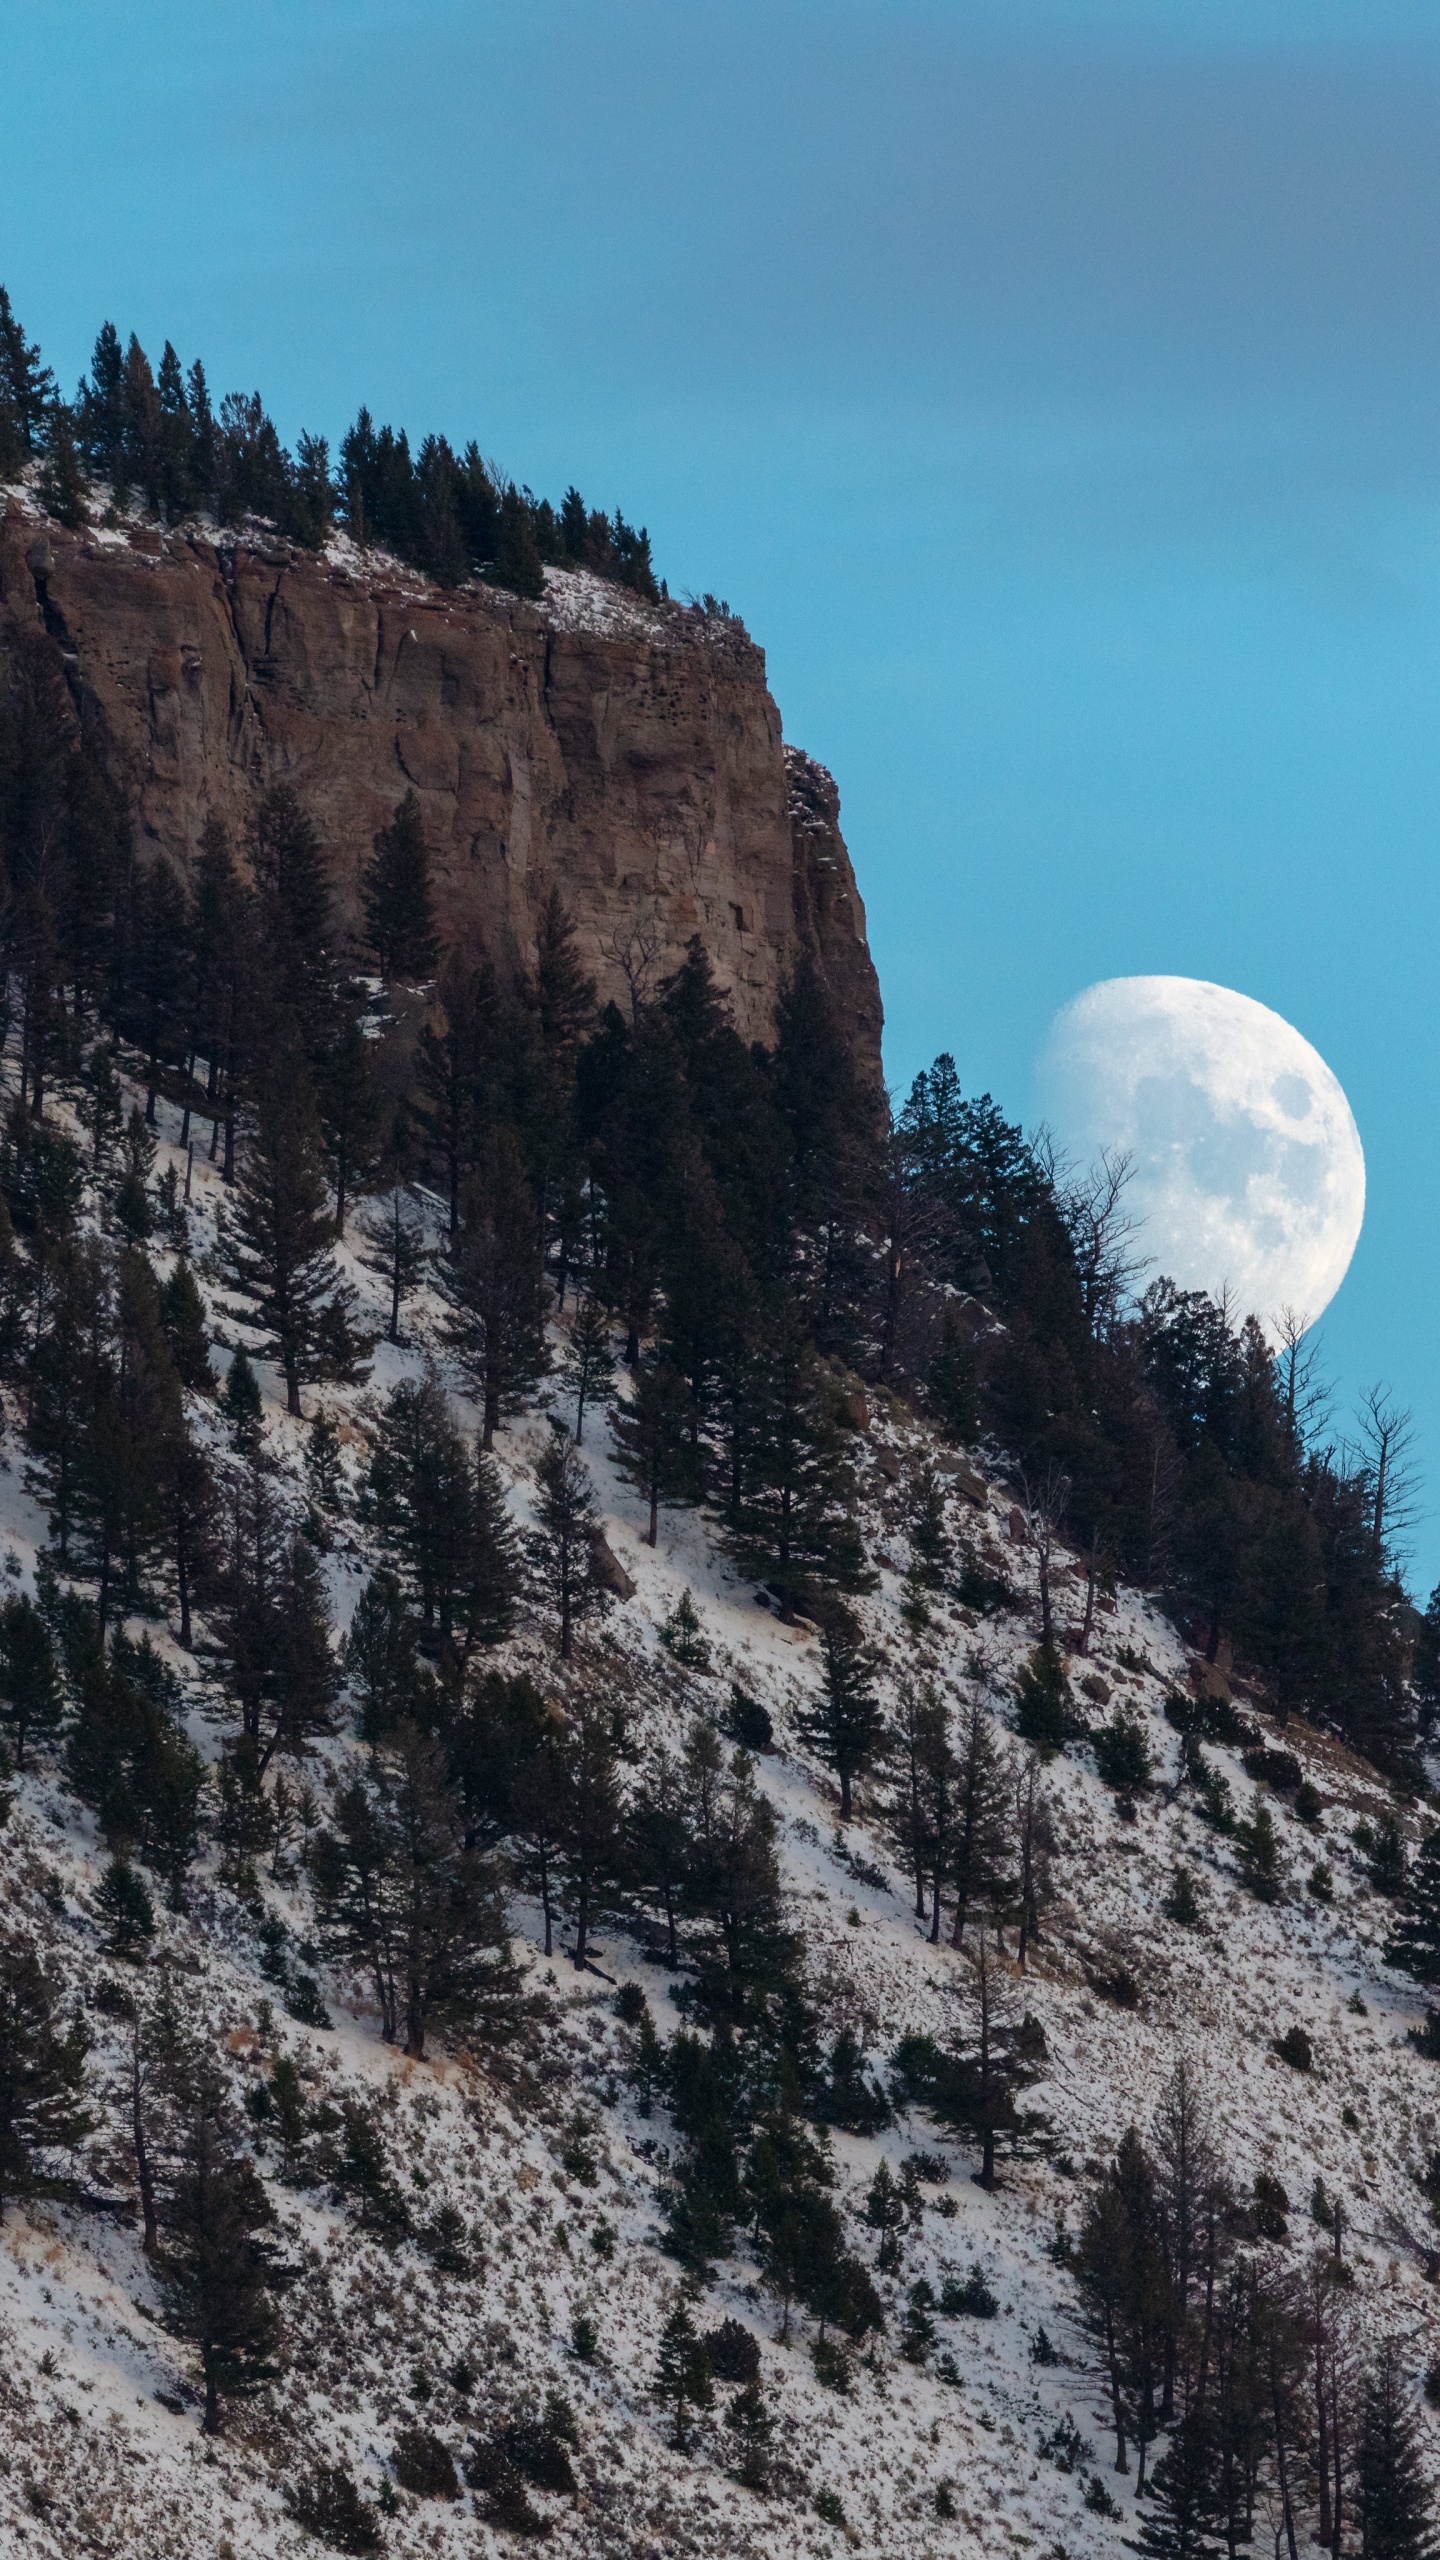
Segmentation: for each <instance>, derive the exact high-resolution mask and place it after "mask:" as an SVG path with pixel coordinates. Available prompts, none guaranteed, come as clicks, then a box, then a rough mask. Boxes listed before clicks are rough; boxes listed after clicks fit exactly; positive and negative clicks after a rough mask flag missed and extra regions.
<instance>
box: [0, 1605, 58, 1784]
mask: <svg viewBox="0 0 1440 2560" xmlns="http://www.w3.org/2000/svg"><path fill="white" fill-rule="evenodd" d="M63 1712H64V1696H63V1693H62V1691H61V1687H60V1675H59V1672H58V1670H57V1668H56V1664H55V1652H54V1647H53V1646H52V1644H51V1642H50V1631H49V1629H48V1627H47V1626H46V1624H45V1621H44V1619H43V1618H42V1617H41V1615H40V1612H39V1610H38V1609H37V1608H36V1606H35V1603H34V1601H33V1600H31V1599H30V1597H29V1595H28V1594H27V1593H25V1592H20V1593H17V1594H16V1596H15V1597H14V1598H13V1599H10V1600H7V1601H6V1602H5V1604H4V1607H3V1608H0V1713H3V1715H4V1718H5V1727H6V1731H7V1733H8V1735H9V1738H10V1740H11V1742H12V1743H13V1744H14V1748H15V1766H16V1768H17V1769H23V1768H24V1766H25V1747H26V1745H27V1743H30V1742H36V1741H39V1742H45V1741H48V1740H49V1739H50V1738H51V1737H52V1736H53V1735H54V1734H55V1733H57V1732H58V1731H59V1728H60V1719H61V1716H62V1714H63Z"/></svg>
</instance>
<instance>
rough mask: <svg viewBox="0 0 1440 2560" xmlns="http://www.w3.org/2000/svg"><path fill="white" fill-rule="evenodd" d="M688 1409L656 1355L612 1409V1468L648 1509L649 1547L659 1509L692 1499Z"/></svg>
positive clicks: (677, 1378) (673, 1373)
mask: <svg viewBox="0 0 1440 2560" xmlns="http://www.w3.org/2000/svg"><path fill="white" fill-rule="evenodd" d="M592 1303H593V1301H592ZM689 1406H690V1399H689V1396H688V1393H687V1391H686V1386H685V1381H684V1379H683V1378H682V1377H681V1375H680V1372H679V1370H678V1369H676V1368H674V1367H672V1365H671V1364H670V1362H669V1361H667V1360H665V1359H664V1358H663V1357H662V1356H661V1355H660V1354H659V1353H658V1352H652V1351H646V1352H643V1353H642V1354H641V1358H640V1364H639V1368H638V1370H637V1371H636V1374H635V1383H634V1388H633V1390H632V1393H631V1395H630V1399H629V1402H628V1403H626V1404H612V1406H611V1407H610V1436H611V1443H612V1446H613V1449H614V1456H615V1464H616V1465H617V1467H618V1468H619V1470H620V1472H621V1474H622V1475H623V1476H626V1477H628V1479H629V1481H630V1483H631V1484H633V1485H634V1487H635V1489H636V1491H637V1492H638V1493H639V1494H640V1496H641V1497H642V1499H643V1500H644V1501H645V1502H646V1503H648V1505H649V1512H650V1517H649V1521H648V1524H647V1526H646V1530H645V1539H646V1544H647V1545H648V1546H651V1547H653V1546H655V1545H656V1544H657V1543H658V1541H659V1535H660V1505H661V1503H662V1502H667V1501H668V1502H683V1501H685V1500H686V1499H687V1498H689V1499H692V1500H693V1498H694V1491H695V1484H694V1469H693V1467H692V1466H691V1465H690V1464H689V1462H688V1458H687V1453H686V1447H685V1424H686V1419H687V1416H688V1413H689Z"/></svg>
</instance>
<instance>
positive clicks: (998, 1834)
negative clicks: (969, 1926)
mask: <svg viewBox="0 0 1440 2560" xmlns="http://www.w3.org/2000/svg"><path fill="white" fill-rule="evenodd" d="M1011 1833H1012V1826H1011V1818H1010V1788H1009V1773H1008V1771H1007V1769H1006V1767H1005V1764H1004V1761H1003V1760H1002V1758H1001V1755H1000V1749H999V1745H998V1743H997V1741H996V1736H995V1727H994V1725H993V1723H992V1722H991V1719H990V1717H989V1716H988V1715H987V1713H986V1711H985V1709H984V1708H983V1707H982V1706H981V1705H980V1704H979V1702H978V1700H975V1699H972V1700H971V1703H970V1705H969V1707H968V1708H967V1710H966V1713H965V1716H964V1719H963V1722H962V1725H961V1732H960V1747H959V1750H958V1752H957V1754H956V1760H955V1821H954V1830H953V1835H952V1845H951V1852H950V1873H951V1878H952V1881H953V1883H954V1886H955V1921H954V1926H953V1928H952V1930H951V1937H950V1943H951V1945H952V1946H955V1947H959V1946H963V1945H964V1942H965V1923H966V1921H967V1920H968V1919H969V1917H970V1914H971V1912H972V1911H973V1909H974V1907H975V1905H976V1903H977V1902H980V1901H982V1900H984V1901H988V1902H989V1903H991V1904H992V1906H993V1905H997V1904H1003V1900H1004V1888H1005V1883H1006V1880H1007V1869H1008V1864H1009V1856H1010V1849H1011Z"/></svg>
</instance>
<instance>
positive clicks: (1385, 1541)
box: [1359, 1381, 1419, 1566]
mask: <svg viewBox="0 0 1440 2560" xmlns="http://www.w3.org/2000/svg"><path fill="white" fill-rule="evenodd" d="M1359 1421H1360V1457H1361V1464H1362V1467H1363V1469H1364V1474H1365V1480H1366V1485H1367V1488H1368V1491H1369V1496H1370V1537H1371V1543H1372V1546H1373V1548H1374V1553H1375V1561H1376V1564H1377V1565H1381V1566H1383V1564H1384V1563H1385V1560H1386V1558H1387V1556H1389V1555H1391V1554H1393V1553H1394V1550H1395V1547H1396V1545H1397V1542H1398V1541H1400V1540H1402V1539H1403V1538H1404V1535H1405V1532H1406V1530H1407V1529H1410V1528H1413V1526H1414V1523H1415V1511H1416V1501H1417V1497H1418V1493H1419V1479H1418V1477H1417V1475H1416V1471H1415V1462H1414V1448H1415V1428H1414V1421H1413V1417H1412V1416H1411V1414H1410V1412H1409V1410H1408V1408H1407V1407H1406V1406H1404V1405H1398V1404H1396V1403H1395V1401H1394V1399H1393V1397H1392V1395H1391V1393H1390V1390H1389V1388H1388V1386H1386V1385H1385V1384H1384V1383H1383V1381H1382V1382H1378V1383H1377V1384H1376V1385H1375V1386H1373V1387H1370V1388H1368V1389H1367V1390H1366V1392H1365V1394H1364V1395H1363V1396H1362V1397H1361V1399H1360V1415H1359Z"/></svg>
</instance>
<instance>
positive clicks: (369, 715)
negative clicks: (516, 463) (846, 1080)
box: [0, 500, 881, 1074]
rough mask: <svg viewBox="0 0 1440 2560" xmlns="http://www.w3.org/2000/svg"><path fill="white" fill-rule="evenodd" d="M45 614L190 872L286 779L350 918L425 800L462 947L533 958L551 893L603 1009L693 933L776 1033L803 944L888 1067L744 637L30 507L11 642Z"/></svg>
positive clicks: (15, 538)
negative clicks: (216, 826)
mask: <svg viewBox="0 0 1440 2560" xmlns="http://www.w3.org/2000/svg"><path fill="white" fill-rule="evenodd" d="M37 620H38V621H43V623H44V626H45V627H46V629H48V631H49V633H50V635H51V637H52V639H53V640H54V642H55V644H56V646H57V647H58V648H59V649H60V650H61V651H62V653H63V655H64V658H65V663H66V669H67V673H68V676H69V679H70V684H71V690H72V693H73V694H74V696H75V699H76V701H77V703H78V704H79V705H80V706H81V708H82V710H83V712H84V714H85V716H86V718H87V720H88V721H89V722H90V723H91V725H92V728H93V730H94V732H95V734H97V735H98V736H99V737H100V738H101V739H102V740H103V741H104V744H105V749H106V753H107V756H108V757H109V759H110V760H111V763H112V768H113V769H114V770H115V772H116V773H117V775H118V776H119V777H120V778H121V779H122V780H123V782H124V784H125V785H126V787H127V789H128V791H129V793H130V795H131V797H132V799H133V803H134V806H135V809H136V813H137V817H138V821H139V827H140V830H141V835H142V840H143V841H144V842H145V843H147V844H148V845H149V846H151V847H152V848H154V849H155V850H156V851H159V852H163V853H165V854H168V855H169V856H170V857H171V858H172V859H173V860H175V861H176V862H178V863H180V864H182V865H183V864H184V863H186V862H187V861H188V860H189V858H190V857H191V855H192V853H193V851H194V847H195V844H196V842H197V839H198V837H199V833H200V829H201V827H202V825H203V823H204V821H205V818H206V816H207V815H208V813H209V812H210V811H212V810H218V811H219V812H220V814H221V815H222V816H223V817H224V818H225V819H226V820H227V822H228V823H229V824H230V826H231V828H232V830H233V831H234V833H235V835H236V836H237V838H238V839H241V840H243V837H244V832H245V826H246V820H247V816H248V812H249V810H250V808H251V806H252V804H253V801H254V798H255V796H256V794H257V793H258V792H260V791H262V790H263V789H264V788H265V787H266V786H267V785H268V784H270V783H272V782H276V781H280V780H285V781H288V782H291V783H293V784H294V785H295V787H296V789H297V790H298V791H299V792H300V794H301V795H302V797H303V798H304V800H305V802H306V804H307V806H308V807H309V809H310V810H311V812H312V814H313V816H314V817H315V819H316V821H317V823H318V825H319V826H320V828H321V830H322V833H323V835H324V838H325V841H326V844H327V847H328V849H329V852H330V855H331V859H332V862H333V865H334V870H335V876H336V880H337V883H338V886H339V892H340V896H341V899H342V902H343V904H344V905H345V907H346V908H347V910H348V913H349V915H350V917H351V918H352V920H353V918H354V915H355V913H356V908H357V889H356V884H357V879H358V875H359V872H360V869H361V866H362V865H363V863H364V862H365V861H366V859H367V858H368V856H369V853H370V848H371V842H372V839H373V837H374V834H375V831H376V829H377V828H378V827H380V826H381V825H383V824H384V823H385V822H386V821H387V820H388V819H389V817H390V816H391V814H392V813H393V811H394V808H395V806H396V804H397V802H398V801H399V800H400V799H401V797H402V796H403V794H404V793H405V792H406V791H407V790H409V789H411V788H413V789H414V790H415V791H416V792H418V794H419V796H420V800H421V804H422V806H423V809H424V813H425V822H426V827H427V831H428V834H429V838H430V842H431V844H432V846H433V848H434V852H435V866H436V886H437V899H438V905H439V910H440V917H441V923H442V926H443V930H444V934H445V937H446V940H447V942H448V943H449V944H451V945H454V946H457V947H460V948H464V949H469V950H476V951H478V950H480V949H485V950H487V951H488V952H489V953H490V954H491V955H492V956H493V957H494V958H495V960H496V961H497V962H498V963H499V964H500V965H501V966H502V967H508V968H511V969H513V968H516V967H518V966H521V965H523V964H524V962H525V961H526V959H527V957H528V956H529V954H530V953H531V952H532V950H533V944H534V921H535V918H536V915H537V913H538V910H539V907H540V905H541V902H542V901H543V899H544V898H545V896H546V895H547V893H548V891H549V889H550V887H551V885H552V884H555V885H558V887H559V889H560V891H561V894H562V896H563V897H564V900H565V903H566V905H567V907H568V908H569V910H570V912H571V914H572V916H573V918H574V920H575V923H576V926H577V929H578V932H579V935H580V938H581V942H582V945H583V949H584V954H585V959H586V964H587V966H588V967H589V968H590V969H591V970H592V971H593V973H594V976H595V978H596V981H597V983H598V985H599V988H600V991H601V993H602V995H603V996H616V997H623V996H624V994H625V992H626V985H627V978H633V977H634V976H635V975H636V974H637V973H638V974H639V975H640V976H641V977H642V978H647V979H649V980H652V981H653V980H654V979H655V978H658V977H659V976H661V975H662V974H663V973H664V972H665V971H666V970H667V969H669V968H672V967H674V966H675V964H676V962H677V961H678V959H679V957H680V955H681V954H682V952H683V950H684V948H685V945H686V943H687V942H688V941H689V939H690V937H691V936H692V935H693V934H695V933H699V934H701V935H702V936H703V938H704V941H705V943H706V946H707V948H708V949H709V951H710V954H711V957H712V960H713V963H714V966H715V969H716V974H717V976H718V977H719V979H720V981H721V983H722V984H724V985H727V986H728V987H729V988H730V989H731V992H732V996H733V1001H734V1010H735V1018H736V1022H737V1025H738V1027H739V1028H740V1030H741V1031H742V1032H743V1033H744V1034H745V1035H746V1037H747V1038H755V1039H762V1038H766V1037H768V1036H769V1034H770V1031H771V1028H772V1024H773V1020H774V1010H775V1001H776V996H777V994H778V991H779V988H780V985H781V982H782V980H783V977H784V975H785V972H786V970H787V969H788V968H789V967H790V966H791V965H792V963H793V961H794V960H795V958H796V956H797V954H798V952H799V951H800V950H802V949H805V948H808V949H810V950H811V951H813V952H814V954H815V956H816V958H817V960H818V961H819V964H820V966H821V968H822V970H823V972H824V975H825V977H826V979H827V981H828V983H829V984H830V986H831V988H832V989H833V992H834V994H835V997H836V1000H837V1003H838V1004H839V1006H840V1008H841V1011H842V1014H843V1018H844V1020H845V1023H846V1025H847V1028H848V1029H849V1032H850V1034H851V1036H852V1038H853V1040H854V1043H855V1046H856V1050H857V1053H858V1054H859V1055H860V1057H861V1058H862V1059H863V1060H864V1062H865V1063H866V1065H867V1067H868V1068H870V1069H871V1070H872V1071H873V1072H874V1073H876V1074H878V1072H879V1056H880V1026H881V1008H880V993H879V987H878V984H877V981H876V976H875V971H874V967H873V964H872V962H871V959H870V954H869V951H868V949H867V947H866V942H865V916H864V909H863V907H862V905H861V902H860V897H859V893H858V891H857V889H856V886H855V879H854V874H853V872H852V870H851V867H850V861H849V856H848V855H847V853H846V850H845V845H844V842H843V839H842V837H841V835H840V830H839V802H838V797H837V794H836V791H835V787H834V784H833V783H832V782H831V780H830V777H829V776H828V774H826V773H824V772H823V770H822V769H821V768H820V767H819V766H817V765H815V764H812V763H811V762H810V760H809V759H808V758H807V757H804V756H799V755H797V754H795V753H794V751H793V750H790V749H787V748H786V747H784V746H783V744H782V740H781V728H780V715H779V712H778V710H777V709H776V706H775V703H774V702H773V700H772V699H771V696H770V694H769V692H768V690H767V688H766V683H765V662H764V656H763V653H762V652H761V651H760V650H759V649H758V648H756V647H755V645H754V643H753V642H752V641H751V640H750V639H749V638H748V637H747V635H746V634H745V632H744V631H743V630H742V628H741V626H740V625H739V624H738V623H736V622H733V621H730V620H727V619H725V618H723V617H721V616H719V615H716V614H707V613H704V612H702V611H700V610H698V609H696V608H687V607H683V606H679V605H674V604H661V605H658V606H649V605H646V604H643V603H641V602H640V601H639V600H638V599H636V598H635V597H633V596H631V595H629V594H627V593H626V592H625V591H623V590H621V589H618V588H615V587H611V586H607V585H604V584H602V583H601V582H600V581H598V580H596V579H593V578H590V577H587V576H583V575H569V574H566V573H563V572H559V571H553V570H552V571H551V572H550V573H549V578H548V584H547V591H546V594H545V597H544V598H543V600H542V601H541V602H539V603H538V604H529V603H525V602H523V601H521V600H520V599H518V598H516V597H512V596H507V595H505V594H502V593H500V592H498V591H497V590H495V589H493V588H488V587H482V586H473V587H468V588H466V589H464V590H463V591H461V592H459V593H457V594H446V593H442V592H441V591H440V590H438V589H436V588H433V587H431V586H428V585H427V584H426V582H425V581H424V580H423V579H421V578H419V577H418V576H417V575H415V573H413V572H411V571H409V570H406V569H403V568H402V567H401V566H400V565H399V564H398V563H395V562H393V561H386V560H381V559H378V558H376V557H375V556H373V555H369V556H366V555H361V554H359V553H357V552H355V551H354V550H353V549H351V548H350V546H348V545H346V544H344V543H340V542H337V543H336V544H334V545H332V547H331V549H330V551H329V552H328V553H327V554H325V555H323V556H321V557H315V556H313V555H309V554H306V553H304V552H299V551H295V550H292V549H291V548H290V547H289V546H288V545H286V544H283V543H279V542H273V541H267V539H266V538H265V537H264V536H263V534H260V533H257V532H253V531H252V533H251V534H250V535H248V536H247V537H245V538H234V539H232V538H229V537H221V538H218V539H214V540H210V539H205V538H203V537H202V536H201V535H199V534H197V533H196V532H195V530H194V529H193V528H192V529H188V530H173V531H170V532H164V531H161V530H160V529H159V528H157V527H153V526H136V525H132V526H128V527H111V528H101V527H96V528H91V529H88V530H86V531H84V532H80V533H68V532H66V531H65V530H64V529H63V528H61V527H59V526H57V525H53V524H50V523H47V522H45V521H44V520H43V519H41V518H39V517H38V516H37V515H35V513H34V512H33V511H32V510H31V509H30V507H29V505H28V503H27V502H26V501H23V500H12V501H11V503H10V505H9V507H8V510H7V512H6V515H5V518H4V521H3V526H0V641H3V636H4V631H5V628H6V626H7V624H8V625H10V626H11V627H13V626H14V625H15V624H16V623H21V622H30V623H34V622H36V621H37Z"/></svg>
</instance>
